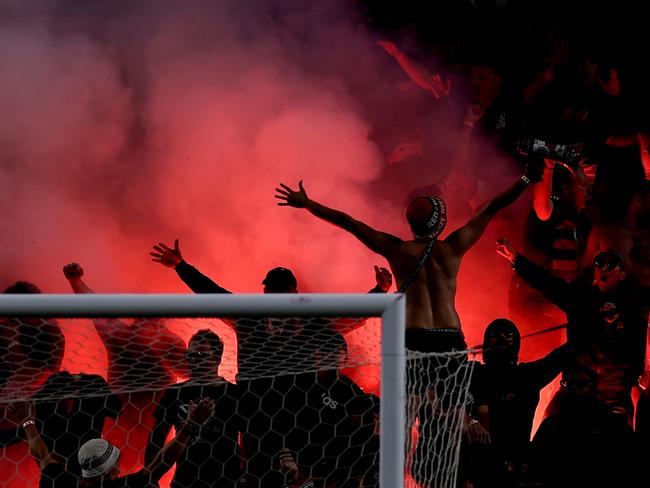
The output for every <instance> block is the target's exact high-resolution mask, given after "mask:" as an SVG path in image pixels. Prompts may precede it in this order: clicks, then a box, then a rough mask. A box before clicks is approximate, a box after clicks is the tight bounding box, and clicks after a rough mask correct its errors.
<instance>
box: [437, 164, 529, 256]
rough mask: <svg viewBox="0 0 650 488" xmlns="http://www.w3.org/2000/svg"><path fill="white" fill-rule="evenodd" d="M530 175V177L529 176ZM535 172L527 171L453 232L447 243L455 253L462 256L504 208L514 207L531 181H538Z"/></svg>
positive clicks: (446, 240)
mask: <svg viewBox="0 0 650 488" xmlns="http://www.w3.org/2000/svg"><path fill="white" fill-rule="evenodd" d="M529 175H530V176H529ZM531 176H533V171H532V170H530V169H527V174H526V175H524V176H522V177H521V179H519V180H517V181H516V182H515V183H514V184H512V185H511V186H510V187H508V188H507V189H506V190H505V191H503V192H502V193H500V194H499V195H497V196H496V197H494V198H493V199H492V200H490V201H489V202H487V203H485V204H484V205H483V206H482V207H481V208H480V209H479V210H478V211H477V212H476V214H474V216H473V217H472V218H471V219H470V220H469V222H467V223H466V224H465V225H464V226H462V227H461V228H460V229H458V230H455V231H454V232H452V233H451V234H450V235H449V237H447V239H445V242H446V243H447V244H449V246H450V247H451V249H452V250H453V251H454V253H455V254H456V255H458V256H462V255H463V254H465V253H466V252H467V251H469V249H470V248H471V247H472V246H473V245H474V244H475V243H476V241H478V240H479V239H480V237H481V236H482V235H483V232H485V229H486V228H487V226H488V224H489V223H490V221H491V220H492V219H493V218H494V216H495V215H496V214H498V213H499V212H500V211H501V210H503V209H504V208H506V207H508V206H510V205H512V203H514V201H515V200H517V198H519V196H520V195H521V194H522V193H523V192H524V191H525V190H526V188H528V185H529V183H530V182H531V181H533V182H534V181H538V177H533V178H531Z"/></svg>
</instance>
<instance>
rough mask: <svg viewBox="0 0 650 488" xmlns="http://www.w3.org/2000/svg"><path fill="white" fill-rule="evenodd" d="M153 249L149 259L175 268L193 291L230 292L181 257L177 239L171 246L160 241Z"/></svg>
mask: <svg viewBox="0 0 650 488" xmlns="http://www.w3.org/2000/svg"><path fill="white" fill-rule="evenodd" d="M153 249H154V251H153V252H150V253H149V255H150V256H152V258H151V260H152V261H153V262H154V263H160V264H162V265H163V266H165V267H166V268H171V269H173V270H175V271H176V274H177V275H178V276H179V278H180V279H181V280H183V283H185V284H186V285H187V286H188V287H189V288H190V290H192V291H193V292H194V293H231V292H230V291H229V290H226V289H225V288H223V287H221V286H219V285H217V284H216V283H215V282H214V281H212V280H211V279H210V278H208V277H207V276H205V275H204V274H203V273H201V272H200V271H199V270H198V269H196V268H195V267H194V266H192V265H190V264H188V263H187V262H186V261H185V260H184V259H183V255H182V253H181V249H180V246H179V243H178V239H176V240H175V241H174V247H173V248H170V247H168V246H166V245H165V244H163V243H162V242H160V243H158V245H155V246H153Z"/></svg>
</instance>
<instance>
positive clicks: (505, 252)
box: [497, 237, 517, 265]
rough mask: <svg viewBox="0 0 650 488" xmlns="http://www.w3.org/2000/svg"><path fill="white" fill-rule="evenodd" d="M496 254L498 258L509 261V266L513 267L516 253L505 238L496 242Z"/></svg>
mask: <svg viewBox="0 0 650 488" xmlns="http://www.w3.org/2000/svg"><path fill="white" fill-rule="evenodd" d="M497 254H498V255H499V256H503V257H504V258H506V259H507V260H508V261H510V264H513V265H514V264H515V259H516V258H517V252H516V251H515V249H514V248H513V247H512V244H510V241H508V239H506V238H505V237H502V238H501V239H499V240H497Z"/></svg>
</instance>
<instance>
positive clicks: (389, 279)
mask: <svg viewBox="0 0 650 488" xmlns="http://www.w3.org/2000/svg"><path fill="white" fill-rule="evenodd" d="M375 282H376V283H377V284H376V285H375V286H374V287H373V288H371V289H370V290H368V293H388V290H390V288H391V286H393V275H392V274H391V273H390V271H388V270H387V269H386V268H382V267H380V266H377V265H375ZM366 322H367V320H366V319H365V318H352V317H344V318H340V319H337V320H333V321H332V327H333V328H334V329H336V330H337V331H339V332H341V333H342V334H347V333H348V332H352V331H353V330H357V329H358V328H359V327H363V326H364V325H366Z"/></svg>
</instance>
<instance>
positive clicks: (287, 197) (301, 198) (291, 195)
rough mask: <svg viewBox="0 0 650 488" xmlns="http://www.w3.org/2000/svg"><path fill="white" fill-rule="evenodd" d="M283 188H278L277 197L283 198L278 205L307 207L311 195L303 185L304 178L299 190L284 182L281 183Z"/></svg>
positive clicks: (299, 184)
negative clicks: (308, 194)
mask: <svg viewBox="0 0 650 488" xmlns="http://www.w3.org/2000/svg"><path fill="white" fill-rule="evenodd" d="M280 186H281V187H282V188H276V189H275V191H276V194H275V198H277V199H278V200H282V202H278V205H279V206H281V207H295V208H305V207H306V206H307V203H308V202H309V197H308V196H307V192H306V191H305V187H304V186H302V180H300V182H299V183H298V188H299V189H298V191H294V190H292V189H291V188H289V187H288V186H287V185H285V184H284V183H280Z"/></svg>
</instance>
